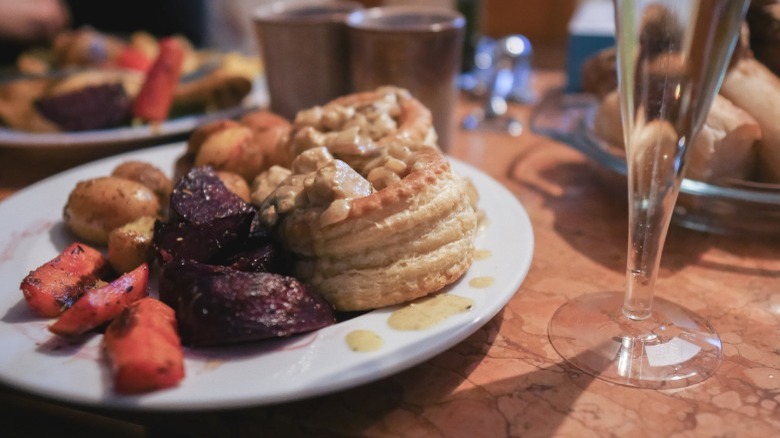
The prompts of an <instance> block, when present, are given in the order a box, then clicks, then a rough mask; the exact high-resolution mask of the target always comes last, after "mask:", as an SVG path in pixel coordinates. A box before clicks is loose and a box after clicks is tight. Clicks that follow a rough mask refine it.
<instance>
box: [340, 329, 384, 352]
mask: <svg viewBox="0 0 780 438" xmlns="http://www.w3.org/2000/svg"><path fill="white" fill-rule="evenodd" d="M384 343H385V341H383V340H382V338H381V337H380V336H379V335H378V334H377V333H375V332H373V331H371V330H353V331H351V332H349V333H347V345H349V348H350V349H352V351H356V352H358V353H365V352H368V351H376V350H379V349H380V348H382V345H384Z"/></svg>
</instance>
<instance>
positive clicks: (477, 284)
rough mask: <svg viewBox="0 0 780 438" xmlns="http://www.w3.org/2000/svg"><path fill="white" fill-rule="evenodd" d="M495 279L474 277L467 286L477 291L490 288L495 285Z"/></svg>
mask: <svg viewBox="0 0 780 438" xmlns="http://www.w3.org/2000/svg"><path fill="white" fill-rule="evenodd" d="M495 281H496V279H495V278H493V277H488V276H485V277H475V278H472V279H471V280H470V281H469V286H471V287H473V288H477V289H482V288H486V287H490V286H492V285H493V283H495Z"/></svg>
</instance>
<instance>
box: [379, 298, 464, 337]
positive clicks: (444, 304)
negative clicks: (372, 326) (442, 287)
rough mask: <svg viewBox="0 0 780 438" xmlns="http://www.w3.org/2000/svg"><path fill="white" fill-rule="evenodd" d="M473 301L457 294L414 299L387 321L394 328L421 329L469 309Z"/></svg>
mask: <svg viewBox="0 0 780 438" xmlns="http://www.w3.org/2000/svg"><path fill="white" fill-rule="evenodd" d="M473 306H474V301H473V300H471V299H469V298H465V297H461V296H458V295H446V294H442V295H436V296H433V297H427V298H423V299H421V300H418V301H415V302H413V303H411V304H409V305H407V306H405V307H402V308H400V309H398V310H396V311H395V312H393V313H392V314H391V315H390V318H388V320H387V322H388V324H390V327H392V328H394V329H396V330H423V329H426V328H428V327H431V326H434V325H436V324H439V323H440V322H442V321H444V320H445V319H447V318H449V317H450V316H453V315H457V314H458V313H463V312H466V311H468V310H470V309H471V308H472V307H473Z"/></svg>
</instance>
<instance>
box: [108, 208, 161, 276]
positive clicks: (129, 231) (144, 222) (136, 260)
mask: <svg viewBox="0 0 780 438" xmlns="http://www.w3.org/2000/svg"><path fill="white" fill-rule="evenodd" d="M154 221H155V218H154V217H153V216H142V217H139V218H138V219H136V220H134V221H132V222H128V223H126V224H125V225H122V226H121V227H119V228H114V229H113V230H111V232H110V233H109V234H108V262H109V263H110V264H111V267H112V268H114V270H115V271H116V272H119V273H123V272H129V271H131V270H133V269H135V268H136V267H138V266H140V265H141V264H142V263H144V262H147V261H149V260H150V259H151V247H152V239H153V238H154Z"/></svg>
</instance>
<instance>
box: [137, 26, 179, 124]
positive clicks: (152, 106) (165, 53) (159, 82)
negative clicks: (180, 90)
mask: <svg viewBox="0 0 780 438" xmlns="http://www.w3.org/2000/svg"><path fill="white" fill-rule="evenodd" d="M183 65H184V47H183V46H182V43H181V41H179V40H177V39H176V38H165V39H163V40H162V41H160V53H159V54H158V55H157V59H155V60H154V63H153V64H152V66H151V68H150V69H149V72H148V73H147V74H146V78H145V79H144V83H143V85H142V86H141V91H139V92H138V96H136V98H135V100H134V101H133V115H134V116H136V117H138V118H140V119H143V120H146V121H148V122H163V121H165V119H167V118H168V112H169V111H170V109H171V104H172V102H173V95H174V92H175V91H176V86H177V85H178V83H179V78H180V76H181V71H182V66H183Z"/></svg>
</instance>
